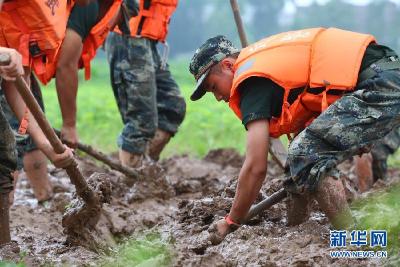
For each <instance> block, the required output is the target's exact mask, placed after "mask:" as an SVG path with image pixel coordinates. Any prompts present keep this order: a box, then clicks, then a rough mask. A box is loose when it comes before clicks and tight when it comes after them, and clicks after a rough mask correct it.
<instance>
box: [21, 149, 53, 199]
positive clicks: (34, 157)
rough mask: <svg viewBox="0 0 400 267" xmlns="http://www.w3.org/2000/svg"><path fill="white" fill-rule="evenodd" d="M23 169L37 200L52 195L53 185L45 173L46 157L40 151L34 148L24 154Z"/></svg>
mask: <svg viewBox="0 0 400 267" xmlns="http://www.w3.org/2000/svg"><path fill="white" fill-rule="evenodd" d="M24 170H25V173H26V177H27V178H28V180H29V182H30V184H31V186H32V189H33V193H34V195H35V197H36V199H37V200H38V201H39V202H44V201H46V200H49V199H51V198H52V197H53V187H52V185H51V182H50V179H49V175H48V173H47V158H46V156H45V155H44V154H43V152H42V151H40V150H38V149H36V150H33V151H30V152H27V153H26V154H25V155H24Z"/></svg>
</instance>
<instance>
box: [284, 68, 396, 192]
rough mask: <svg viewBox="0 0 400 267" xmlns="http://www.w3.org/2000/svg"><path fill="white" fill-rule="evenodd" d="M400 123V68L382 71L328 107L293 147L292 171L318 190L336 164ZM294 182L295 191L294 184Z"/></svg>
mask: <svg viewBox="0 0 400 267" xmlns="http://www.w3.org/2000/svg"><path fill="white" fill-rule="evenodd" d="M399 126H400V70H386V71H381V72H378V73H377V75H376V76H375V77H373V78H370V79H367V80H365V81H362V82H360V83H358V84H357V87H356V89H355V91H353V92H350V93H347V94H345V95H344V96H343V97H341V98H340V99H339V100H337V101H336V102H335V103H333V104H332V105H331V106H329V107H328V109H327V110H326V111H325V112H323V113H322V114H321V115H320V116H319V117H318V118H316V119H315V120H314V121H313V122H312V123H311V125H309V126H308V127H307V128H306V129H305V130H304V131H302V132H301V133H300V134H299V135H298V136H296V137H295V138H294V140H293V142H292V143H291V144H290V146H289V151H288V162H287V164H288V168H287V176H289V177H291V178H292V180H293V181H294V182H295V184H296V185H297V186H295V189H296V191H303V190H304V189H309V190H310V191H313V190H314V189H315V187H316V185H317V184H318V182H319V181H320V180H321V179H323V178H324V177H326V176H334V177H338V176H339V173H338V171H337V169H336V165H337V164H339V163H340V162H342V161H344V160H347V159H350V158H351V157H352V156H354V155H357V154H361V153H364V152H367V151H368V150H369V149H370V148H371V147H372V146H373V145H374V144H375V143H377V142H380V140H381V139H382V137H383V136H386V135H387V134H388V133H390V132H391V131H392V129H395V128H398V127H399ZM291 187H292V186H289V190H290V189H293V188H291Z"/></svg>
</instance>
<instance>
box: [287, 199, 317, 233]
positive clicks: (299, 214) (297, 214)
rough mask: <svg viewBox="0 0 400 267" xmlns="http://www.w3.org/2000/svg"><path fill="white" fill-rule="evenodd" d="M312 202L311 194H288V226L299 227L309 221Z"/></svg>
mask: <svg viewBox="0 0 400 267" xmlns="http://www.w3.org/2000/svg"><path fill="white" fill-rule="evenodd" d="M310 200H311V198H310V195H309V193H304V194H294V193H289V194H288V198H287V200H286V206H287V225H288V226H293V225H298V224H301V223H303V222H305V221H307V220H308V218H309V217H310Z"/></svg>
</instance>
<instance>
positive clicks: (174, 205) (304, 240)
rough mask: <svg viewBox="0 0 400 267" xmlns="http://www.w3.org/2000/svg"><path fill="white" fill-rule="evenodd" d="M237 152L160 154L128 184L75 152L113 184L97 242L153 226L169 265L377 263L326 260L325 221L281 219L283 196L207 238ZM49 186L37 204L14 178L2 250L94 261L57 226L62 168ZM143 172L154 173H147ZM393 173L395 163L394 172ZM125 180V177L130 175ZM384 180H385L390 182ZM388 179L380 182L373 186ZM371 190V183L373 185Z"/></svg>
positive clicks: (223, 209)
mask: <svg viewBox="0 0 400 267" xmlns="http://www.w3.org/2000/svg"><path fill="white" fill-rule="evenodd" d="M242 161H243V158H242V157H240V156H239V155H238V154H237V153H235V152H234V151H230V150H216V151H212V152H210V153H209V155H207V157H205V159H204V160H199V159H192V158H189V157H186V156H180V157H173V158H170V159H167V160H164V161H163V162H161V167H162V168H163V169H164V170H165V171H164V172H162V173H161V174H160V175H159V176H157V177H155V178H152V179H150V178H149V179H148V180H146V181H144V182H139V183H136V184H134V185H133V186H127V181H126V179H125V177H124V176H122V175H120V174H119V173H118V172H115V171H111V170H109V169H107V168H106V167H99V166H96V165H95V164H94V163H93V162H92V161H91V160H89V159H81V160H80V161H79V164H80V167H81V169H82V171H83V173H84V176H85V177H89V176H90V175H91V174H92V173H93V172H99V173H105V174H106V177H107V178H108V179H109V181H110V183H111V186H112V192H110V194H111V195H110V196H109V199H108V200H109V201H108V202H109V203H108V204H105V205H104V208H103V212H102V214H101V216H100V222H99V223H98V224H97V225H96V227H95V228H94V229H93V230H92V231H93V232H91V236H92V239H93V240H86V241H85V243H84V245H86V247H89V248H90V246H87V244H88V243H89V244H90V241H93V242H96V244H102V246H103V247H107V246H112V245H114V244H115V243H116V240H118V239H119V238H121V237H126V236H129V235H131V234H133V233H137V232H140V231H146V230H148V229H151V230H152V231H159V232H160V233H162V236H164V237H165V238H167V239H168V240H172V241H171V242H172V243H171V246H172V247H173V248H174V249H175V251H176V256H175V257H174V258H175V261H174V265H175V266H344V265H345V266H346V265H347V266H381V265H382V262H379V261H374V260H332V259H331V258H330V257H329V250H330V249H329V224H328V221H327V219H326V217H325V216H324V215H323V214H322V213H321V212H319V210H318V208H317V206H316V205H315V204H314V205H313V212H312V214H311V218H310V220H308V221H307V222H305V223H303V224H301V225H299V226H294V227H287V226H286V216H285V209H286V207H285V203H279V204H277V205H275V206H274V207H272V208H271V209H270V210H268V211H266V212H264V213H262V214H261V216H257V217H256V218H255V219H253V220H252V221H251V222H250V225H249V226H243V227H241V228H240V229H238V230H237V231H236V232H233V233H231V234H229V235H228V236H227V238H226V239H225V240H224V241H223V242H222V243H220V244H219V245H216V246H213V245H211V242H210V241H209V237H210V234H209V232H208V229H209V227H210V225H212V223H213V222H215V221H216V220H218V219H219V218H221V217H222V216H224V215H225V214H226V213H227V212H228V211H229V208H230V205H231V202H232V198H233V196H234V190H235V186H236V179H237V174H238V171H239V168H240V165H241V162H242ZM351 166H352V165H351V164H349V163H346V164H343V165H342V166H341V169H342V170H343V171H344V172H346V173H347V174H348V177H349V178H348V179H346V181H345V184H346V186H347V187H348V190H347V191H348V198H349V199H351V198H354V197H357V196H358V195H359V193H358V192H357V188H356V186H355V183H354V175H353V174H352V168H351ZM50 173H51V174H52V182H53V185H54V186H55V197H54V199H53V200H51V201H49V202H47V203H45V204H44V205H38V204H37V202H36V201H35V200H34V198H33V194H32V191H31V189H30V188H29V185H28V183H27V182H26V179H20V181H19V183H18V189H17V193H16V201H15V203H14V205H13V207H12V209H11V218H12V221H11V227H12V239H13V240H14V241H15V242H14V243H12V244H11V245H9V246H7V247H5V248H2V249H0V258H3V259H5V258H6V259H10V260H14V261H15V260H18V259H20V258H21V255H24V261H25V262H26V263H27V265H28V266H40V265H44V264H47V263H50V264H53V265H67V266H70V265H75V266H90V265H92V266H95V265H96V263H95V260H96V259H98V258H99V254H100V251H97V252H94V251H92V250H90V249H88V248H85V247H83V246H74V245H71V243H73V244H76V243H74V242H71V240H70V239H67V236H66V235H65V233H63V228H62V226H61V219H62V214H63V212H64V211H65V210H66V209H67V208H71V204H70V203H71V202H70V201H71V199H73V192H72V191H73V189H72V186H71V185H70V183H69V179H68V178H67V176H66V174H65V173H64V172H63V171H61V170H56V169H50ZM149 176H152V174H151V173H149ZM392 176H393V179H392V180H391V181H394V180H396V179H399V178H398V177H399V175H397V171H394V172H393V173H392ZM280 178H282V172H281V171H280V169H279V167H277V166H275V165H274V164H273V163H271V166H270V168H269V170H268V178H267V180H266V182H265V185H264V186H263V190H262V193H260V195H259V197H258V200H262V199H263V198H265V197H266V196H267V195H269V194H271V193H272V192H274V191H276V190H278V189H279V186H280ZM128 183H129V182H128ZM389 183H390V182H389ZM386 186H388V182H383V183H379V184H378V185H376V187H377V189H379V188H384V187H386ZM374 190H376V189H374Z"/></svg>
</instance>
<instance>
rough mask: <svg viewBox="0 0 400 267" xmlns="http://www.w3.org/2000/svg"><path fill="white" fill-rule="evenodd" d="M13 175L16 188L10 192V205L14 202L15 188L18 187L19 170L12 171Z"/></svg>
mask: <svg viewBox="0 0 400 267" xmlns="http://www.w3.org/2000/svg"><path fill="white" fill-rule="evenodd" d="M11 176H12V177H13V180H14V187H13V188H14V189H13V191H11V192H10V193H9V194H8V204H9V205H10V207H11V206H12V205H13V204H14V193H15V188H17V181H18V176H19V171H15V172H13V173H11Z"/></svg>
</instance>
